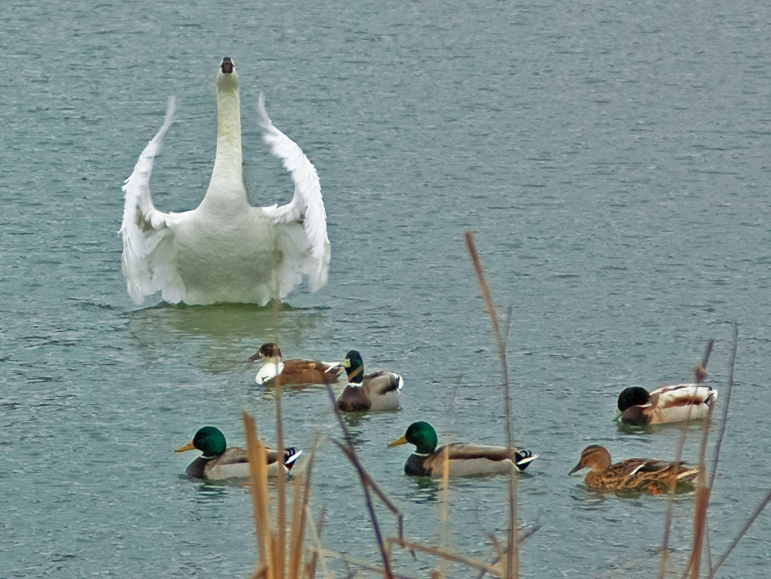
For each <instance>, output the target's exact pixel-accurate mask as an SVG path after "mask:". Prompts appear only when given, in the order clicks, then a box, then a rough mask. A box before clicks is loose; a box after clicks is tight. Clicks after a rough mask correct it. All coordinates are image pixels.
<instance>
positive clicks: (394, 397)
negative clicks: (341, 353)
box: [337, 350, 404, 412]
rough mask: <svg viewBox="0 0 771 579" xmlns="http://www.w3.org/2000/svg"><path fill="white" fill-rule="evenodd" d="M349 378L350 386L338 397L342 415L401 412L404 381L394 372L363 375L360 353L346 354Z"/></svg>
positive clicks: (345, 363)
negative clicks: (385, 411)
mask: <svg viewBox="0 0 771 579" xmlns="http://www.w3.org/2000/svg"><path fill="white" fill-rule="evenodd" d="M342 366H343V368H345V371H346V374H347V376H348V385H347V386H346V387H345V390H343V391H342V392H341V393H340V396H338V397H337V408H338V409H339V410H340V411H342V412H366V411H381V410H398V409H399V407H400V404H399V396H400V394H401V390H402V386H403V385H404V380H402V377H401V376H400V375H399V374H396V373H394V372H375V373H374V374H368V375H366V376H365V375H364V361H363V360H362V358H361V354H360V353H359V352H358V351H357V350H351V351H350V352H348V353H347V354H346V355H345V359H344V360H343V363H342Z"/></svg>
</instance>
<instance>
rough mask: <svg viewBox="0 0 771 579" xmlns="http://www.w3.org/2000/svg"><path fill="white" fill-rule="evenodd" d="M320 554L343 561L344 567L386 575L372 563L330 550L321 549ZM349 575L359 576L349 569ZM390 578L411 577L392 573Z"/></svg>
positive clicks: (403, 578)
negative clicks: (358, 568)
mask: <svg viewBox="0 0 771 579" xmlns="http://www.w3.org/2000/svg"><path fill="white" fill-rule="evenodd" d="M321 554H322V555H324V556H326V557H329V558H331V559H339V560H340V561H343V562H344V563H346V565H348V564H351V565H355V566H356V567H361V568H362V569H366V570H367V571H374V572H376V573H377V574H379V575H385V573H386V571H385V569H383V568H382V567H378V566H377V565H374V564H373V563H368V562H366V561H362V560H361V559H356V558H354V557H351V556H350V555H346V554H344V553H339V552H337V551H332V550H330V549H322V550H321ZM349 573H350V574H349V577H358V576H359V575H358V574H354V573H352V572H350V568H349ZM391 576H392V577H393V578H394V579H412V578H411V577H408V576H406V575H399V574H397V573H394V572H393V571H392V572H391Z"/></svg>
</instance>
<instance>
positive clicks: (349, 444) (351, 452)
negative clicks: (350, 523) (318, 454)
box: [326, 383, 393, 578]
mask: <svg viewBox="0 0 771 579" xmlns="http://www.w3.org/2000/svg"><path fill="white" fill-rule="evenodd" d="M326 386H327V392H328V393H329V397H330V399H331V400H332V410H333V411H334V413H335V416H337V421H338V422H339V424H340V428H341V429H342V430H343V435H344V436H345V440H346V445H345V446H343V445H342V444H340V443H337V444H338V446H339V447H340V449H341V450H343V452H344V453H345V455H346V456H347V457H348V459H349V460H350V461H351V463H352V464H353V466H354V468H355V469H356V471H357V472H358V473H359V478H360V479H361V486H362V488H363V489H364V500H365V502H366V504H367V510H368V511H369V516H370V519H371V521H372V527H373V529H374V531H375V538H376V539H377V544H378V547H379V548H380V555H381V557H382V559H383V569H384V570H385V573H386V577H389V578H391V577H393V574H392V573H391V563H390V561H389V558H388V552H387V551H386V547H385V543H384V542H383V534H382V532H381V530H380V525H379V524H378V522H377V514H376V513H375V505H374V504H373V503H372V496H371V494H370V485H369V484H368V483H369V482H370V481H372V479H371V477H370V476H369V475H368V474H367V472H366V471H365V469H364V467H363V466H362V464H361V462H360V461H359V458H358V457H357V456H356V449H355V448H354V446H353V439H352V438H351V434H350V432H349V431H348V428H347V427H346V426H345V422H344V421H343V417H342V416H341V414H340V411H339V410H338V409H337V401H336V400H335V393H334V392H333V391H332V387H331V386H330V385H329V384H328V383H327V385H326ZM372 482H373V483H374V481H372ZM375 486H376V485H375ZM378 490H379V489H378Z"/></svg>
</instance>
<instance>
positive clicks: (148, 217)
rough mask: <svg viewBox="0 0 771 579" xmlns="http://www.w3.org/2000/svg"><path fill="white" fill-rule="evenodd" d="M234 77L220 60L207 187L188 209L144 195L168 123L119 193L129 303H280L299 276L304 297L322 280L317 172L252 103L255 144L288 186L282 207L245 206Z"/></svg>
mask: <svg viewBox="0 0 771 579" xmlns="http://www.w3.org/2000/svg"><path fill="white" fill-rule="evenodd" d="M239 87H240V83H239V78H238V73H237V72H236V67H235V63H234V62H233V60H232V59H231V58H230V57H227V56H226V57H225V58H224V59H223V60H222V63H221V64H220V67H219V71H218V73H217V150H216V154H215V158H214V169H213V171H212V175H211V180H210V182H209V187H208V189H207V191H206V195H205V196H204V198H203V200H202V201H201V203H200V205H198V207H197V208H196V209H193V210H191V211H184V212H181V213H174V212H170V213H164V212H161V211H159V210H157V209H156V208H155V206H154V205H153V201H152V198H151V194H150V175H151V173H152V169H153V161H154V159H155V156H156V155H157V154H158V152H159V151H160V148H161V143H162V140H163V137H164V135H165V134H166V132H167V130H168V129H169V127H170V126H171V123H172V121H173V117H174V111H175V100H174V99H173V98H172V99H170V100H169V105H168V108H167V112H166V118H165V120H164V123H163V126H162V127H161V129H160V130H159V131H158V133H157V134H156V135H155V137H153V139H152V140H151V141H150V142H149V143H148V145H147V146H146V147H145V149H144V150H143V151H142V154H141V155H140V156H139V160H138V161H137V163H136V165H135V167H134V171H133V173H132V174H131V176H130V177H129V178H128V179H127V180H126V183H125V185H124V186H123V192H124V194H125V204H124V210H123V223H122V225H121V228H120V235H122V238H123V256H122V270H123V274H124V276H125V278H126V284H127V289H128V294H129V296H130V297H131V299H132V300H133V301H134V302H136V303H137V304H142V303H143V302H144V300H145V298H146V297H148V296H152V295H153V294H155V293H156V292H158V291H160V292H161V297H162V298H163V300H164V301H166V302H168V303H174V304H176V303H180V302H184V303H186V304H189V305H207V304H214V303H254V304H259V305H265V304H266V303H268V302H269V301H271V300H277V301H280V300H282V299H284V298H285V297H286V296H287V295H288V294H289V292H290V291H291V290H292V289H293V288H294V287H295V286H296V285H297V284H299V283H301V282H302V280H303V279H307V280H308V282H309V286H310V289H311V291H317V290H319V289H320V288H321V287H323V286H324V285H326V283H327V273H328V268H329V259H330V245H329V239H328V237H327V224H326V212H325V209H324V202H323V199H322V196H321V187H320V184H319V178H318V174H317V172H316V169H315V167H314V166H313V164H312V163H311V162H310V161H309V160H308V158H307V157H306V156H305V154H304V153H303V152H302V149H300V147H299V146H298V145H297V144H296V143H295V142H294V141H292V140H291V139H289V137H287V136H286V135H285V134H284V133H282V132H281V131H279V130H278V129H277V128H276V127H275V126H274V125H273V123H272V122H271V120H270V118H269V117H268V114H267V112H266V111H265V101H264V97H263V95H262V94H260V97H259V103H258V113H259V125H260V126H261V128H262V131H263V140H264V141H265V143H266V144H267V145H268V146H269V148H270V150H271V152H272V153H273V155H275V156H276V157H278V158H279V159H280V160H281V161H282V162H283V165H284V168H285V169H286V170H287V171H288V172H289V173H290V175H291V177H292V181H293V182H294V196H293V197H292V201H291V202H290V203H288V204H286V205H282V206H280V207H279V206H277V205H272V206H269V207H253V206H252V205H251V204H250V203H249V201H248V198H247V192H246V188H245V186H244V180H243V170H242V155H241V112H240V102H241V101H240V93H239Z"/></svg>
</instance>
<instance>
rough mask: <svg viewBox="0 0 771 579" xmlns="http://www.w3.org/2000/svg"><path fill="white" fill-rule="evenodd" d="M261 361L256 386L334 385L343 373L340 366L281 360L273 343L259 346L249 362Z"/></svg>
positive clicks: (307, 361) (310, 361) (309, 361)
mask: <svg viewBox="0 0 771 579" xmlns="http://www.w3.org/2000/svg"><path fill="white" fill-rule="evenodd" d="M255 360H262V361H263V362H264V363H265V364H264V366H263V367H262V368H260V371H259V372H257V376H255V378H254V381H255V382H257V384H266V383H268V384H271V385H278V384H280V385H282V386H283V385H286V384H335V383H337V382H338V380H339V377H340V375H342V373H343V367H342V365H340V364H331V363H329V362H316V361H313V360H301V359H293V360H283V359H282V356H281V349H280V348H279V347H278V346H277V345H276V344H274V343H267V344H263V345H262V346H260V349H259V350H258V351H257V353H256V354H255V355H254V356H252V357H251V358H249V362H254V361H255Z"/></svg>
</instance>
